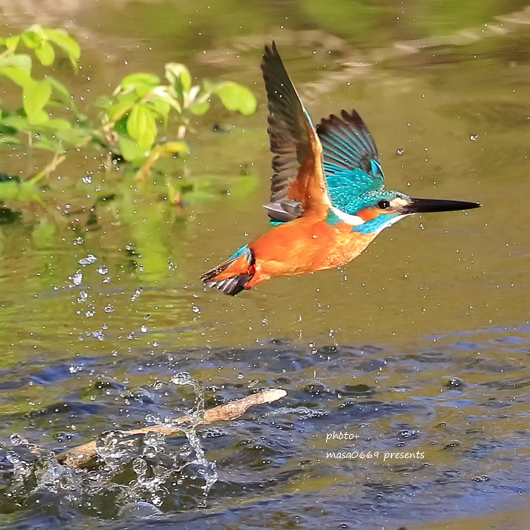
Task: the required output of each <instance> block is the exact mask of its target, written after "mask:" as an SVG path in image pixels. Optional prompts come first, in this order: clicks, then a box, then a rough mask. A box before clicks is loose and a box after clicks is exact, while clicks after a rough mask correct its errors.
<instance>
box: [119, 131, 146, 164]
mask: <svg viewBox="0 0 530 530" xmlns="http://www.w3.org/2000/svg"><path fill="white" fill-rule="evenodd" d="M118 142H119V144H120V150H121V154H122V156H123V158H125V160H127V161H128V162H143V161H144V160H145V159H146V158H147V156H146V152H145V151H144V150H143V149H140V147H139V146H138V144H137V143H136V142H135V141H134V140H132V139H131V138H129V137H128V136H122V135H121V134H120V135H119V136H118Z"/></svg>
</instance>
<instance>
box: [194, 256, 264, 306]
mask: <svg viewBox="0 0 530 530" xmlns="http://www.w3.org/2000/svg"><path fill="white" fill-rule="evenodd" d="M254 263H255V259H254V253H253V252H252V250H251V249H250V248H248V246H244V247H243V248H240V249H239V250H238V251H237V252H236V253H235V254H234V255H233V256H232V257H230V258H229V259H227V260H226V261H225V262H223V263H221V264H220V265H217V267H215V268H213V269H212V270H210V271H208V272H207V273H205V274H203V275H202V276H201V280H202V281H203V283H204V284H206V285H207V286H208V287H212V288H213V289H218V290H219V291H222V292H223V293H225V294H229V295H232V296H234V295H236V294H237V293H240V292H241V291H242V290H243V289H245V285H246V284H247V282H248V281H249V280H251V279H252V277H253V276H254V272H255V270H254Z"/></svg>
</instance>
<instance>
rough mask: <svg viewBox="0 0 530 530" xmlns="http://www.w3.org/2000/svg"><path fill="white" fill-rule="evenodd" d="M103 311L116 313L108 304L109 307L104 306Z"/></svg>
mask: <svg viewBox="0 0 530 530" xmlns="http://www.w3.org/2000/svg"><path fill="white" fill-rule="evenodd" d="M104 311H105V313H114V311H116V309H114V306H112V305H111V304H109V305H106V306H105V309H104Z"/></svg>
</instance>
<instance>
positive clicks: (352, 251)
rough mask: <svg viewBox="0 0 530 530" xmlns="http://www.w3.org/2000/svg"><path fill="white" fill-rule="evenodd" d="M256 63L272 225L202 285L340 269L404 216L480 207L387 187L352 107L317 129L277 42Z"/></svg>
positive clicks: (235, 284) (233, 287)
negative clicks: (264, 109) (268, 155)
mask: <svg viewBox="0 0 530 530" xmlns="http://www.w3.org/2000/svg"><path fill="white" fill-rule="evenodd" d="M261 68H262V70H263V79H264V81H265V89H266V92H267V99H268V109H269V117H268V124H269V128H268V133H269V138H270V149H271V151H272V153H273V155H274V157H273V161H272V169H273V173H274V174H273V176H272V179H271V196H270V202H269V204H266V205H265V209H266V211H267V214H268V215H269V218H270V223H271V225H272V228H271V229H270V230H268V231H267V232H265V233H264V234H263V235H261V236H259V237H258V238H257V239H255V240H254V241H252V242H251V243H249V244H248V245H245V246H243V247H242V248H240V249H239V250H238V251H237V252H236V253H235V254H233V255H232V256H231V257H230V258H229V259H228V260H226V261H225V262H223V263H221V264H220V265H218V266H217V267H215V268H213V269H212V270H210V271H208V272H207V273H205V274H203V275H202V276H201V279H202V281H203V283H204V284H206V286H208V287H212V288H215V289H218V290H220V291H222V292H223V293H225V294H227V295H236V294H238V293H240V292H241V291H243V290H244V289H251V288H252V287H254V286H255V285H257V284H258V283H260V282H263V281H265V280H269V279H270V278H272V277H274V276H291V275H298V274H308V273H310V272H314V271H319V270H324V269H331V268H334V267H340V266H342V265H345V264H346V263H349V262H350V261H352V260H353V259H354V258H356V257H357V256H358V255H359V254H361V252H362V251H363V250H364V249H366V247H367V246H368V245H369V244H370V243H371V242H372V241H373V240H374V239H375V237H376V236H377V235H378V234H379V233H380V232H381V231H382V230H383V229H385V228H387V227H389V226H391V225H393V224H394V223H396V222H397V221H399V220H401V219H403V218H404V217H406V216H408V215H413V214H417V213H427V212H443V211H450V210H465V209H470V208H477V207H479V206H480V204H479V203H475V202H465V201H453V200H438V199H414V198H411V197H409V196H407V195H405V194H404V193H401V192H399V191H392V190H385V189H384V183H385V175H384V173H383V169H382V167H381V164H380V161H379V153H378V151H377V148H376V146H375V142H374V140H373V138H372V135H371V134H370V132H369V131H368V128H367V127H366V125H365V124H364V122H363V120H362V119H361V117H360V116H359V114H358V113H357V112H356V111H355V110H353V111H351V112H347V111H345V110H343V111H342V112H341V115H340V117H339V116H336V115H333V114H332V115H330V116H329V118H325V119H322V121H321V122H320V123H319V124H318V125H317V127H316V128H315V127H314V126H313V123H312V121H311V118H310V116H309V114H308V113H307V111H306V110H305V108H304V106H303V104H302V101H301V100H300V97H299V96H298V93H297V92H296V89H295V88H294V85H293V83H292V82H291V79H290V78H289V75H288V74H287V71H286V69H285V67H284V65H283V63H282V60H281V58H280V55H279V53H278V50H277V48H276V44H275V43H274V42H272V45H271V46H270V47H269V46H265V53H264V55H263V61H262V64H261Z"/></svg>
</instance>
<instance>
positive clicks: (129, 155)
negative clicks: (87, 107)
mask: <svg viewBox="0 0 530 530" xmlns="http://www.w3.org/2000/svg"><path fill="white" fill-rule="evenodd" d="M2 49H3V50H2ZM0 50H2V51H1V52H0V76H2V77H4V78H6V79H8V80H10V81H11V82H12V83H14V84H15V85H16V86H18V87H19V91H20V96H21V101H20V105H19V106H18V107H17V108H15V109H13V108H7V106H6V105H3V104H2V105H1V106H0V148H5V149H9V150H15V151H16V150H23V151H25V152H26V153H28V152H32V151H33V150H34V149H38V150H44V151H49V152H51V153H53V157H52V159H51V161H50V162H49V163H48V164H47V165H46V166H45V167H44V168H43V169H42V170H41V171H40V172H38V173H37V174H36V175H34V176H32V177H31V178H29V179H28V180H25V181H21V180H19V179H13V178H9V177H7V176H4V178H3V179H0V201H21V202H39V203H41V204H42V203H43V202H42V198H41V196H40V193H39V190H40V188H39V186H37V184H38V183H39V182H40V181H41V180H42V179H43V178H44V177H47V176H48V175H49V174H50V173H51V172H52V171H54V170H55V169H56V168H57V166H58V165H59V164H61V163H62V162H63V161H64V160H65V159H66V157H67V156H68V155H70V154H72V153H76V152H80V151H82V150H85V149H92V150H93V149H96V150H99V151H100V152H101V153H102V154H103V155H105V156H108V158H109V161H111V162H110V164H112V163H115V164H124V165H125V167H126V169H127V168H128V169H131V168H132V169H133V170H134V173H135V175H136V178H137V179H143V178H145V177H146V176H148V175H149V174H150V171H151V169H152V167H153V165H154V164H155V163H157V161H158V160H159V159H161V158H173V157H183V156H184V155H186V154H187V153H188V151H189V149H188V145H187V144H186V142H185V141H184V139H185V136H186V133H187V131H188V125H189V122H190V119H191V117H192V116H200V115H203V114H205V113H206V112H207V111H208V110H209V108H210V103H211V100H212V98H214V97H215V98H217V99H218V100H219V101H220V102H221V104H222V105H223V106H224V107H225V108H226V109H228V110H230V111H238V112H240V113H242V114H244V115H249V114H252V113H253V112H254V111H255V110H256V106H257V102H256V98H255V97H254V95H253V94H252V92H250V90H248V89H247V88H245V87H244V86H241V85H239V84H237V83H234V82H231V81H223V82H218V83H212V82H208V81H204V82H202V83H201V84H199V85H194V84H193V82H192V76H191V74H190V72H189V70H188V69H187V68H186V66H184V65H183V64H177V63H168V64H166V67H165V76H164V77H165V79H164V81H162V80H161V79H160V78H159V77H158V76H157V75H154V74H151V73H143V72H141V73H135V74H132V75H128V76H127V77H125V78H124V79H123V80H122V81H121V82H120V83H119V84H118V86H117V88H116V89H115V90H114V92H113V93H112V94H111V95H110V96H102V97H100V99H99V101H98V107H99V109H100V112H99V115H98V117H97V118H96V119H95V120H92V119H90V118H89V117H88V116H87V115H86V114H84V113H82V112H80V111H79V109H78V108H77V106H76V104H75V101H74V97H73V95H72V94H71V92H70V90H69V89H68V88H67V87H66V86H65V85H64V84H63V83H61V82H60V81H58V80H57V79H55V78H54V77H53V76H52V75H50V74H49V73H48V72H46V74H45V75H44V76H43V77H42V78H39V77H37V76H36V75H35V74H34V71H33V61H34V59H35V58H36V59H37V61H38V62H40V63H41V65H42V66H44V67H50V66H52V65H53V64H54V62H55V60H56V52H57V51H60V52H62V54H64V55H65V56H66V58H67V59H68V60H69V62H70V63H71V65H72V68H73V69H74V72H76V71H77V68H78V61H79V59H80V55H81V51H80V48H79V45H78V43H77V42H76V40H75V39H74V38H73V37H71V36H70V35H68V34H67V33H66V32H65V31H63V30H57V29H50V28H43V27H41V26H38V25H34V26H31V27H30V28H29V29H27V30H25V31H23V32H22V33H21V34H19V35H14V36H11V37H9V38H7V39H3V38H0ZM162 131H170V132H169V136H168V137H164V138H162V137H161V132H162ZM173 131H174V133H173V134H172V132H173ZM167 185H168V190H167V195H168V197H169V199H170V201H173V202H179V201H180V193H179V190H178V189H176V188H175V185H174V184H172V183H171V182H170V181H168V182H167Z"/></svg>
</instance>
